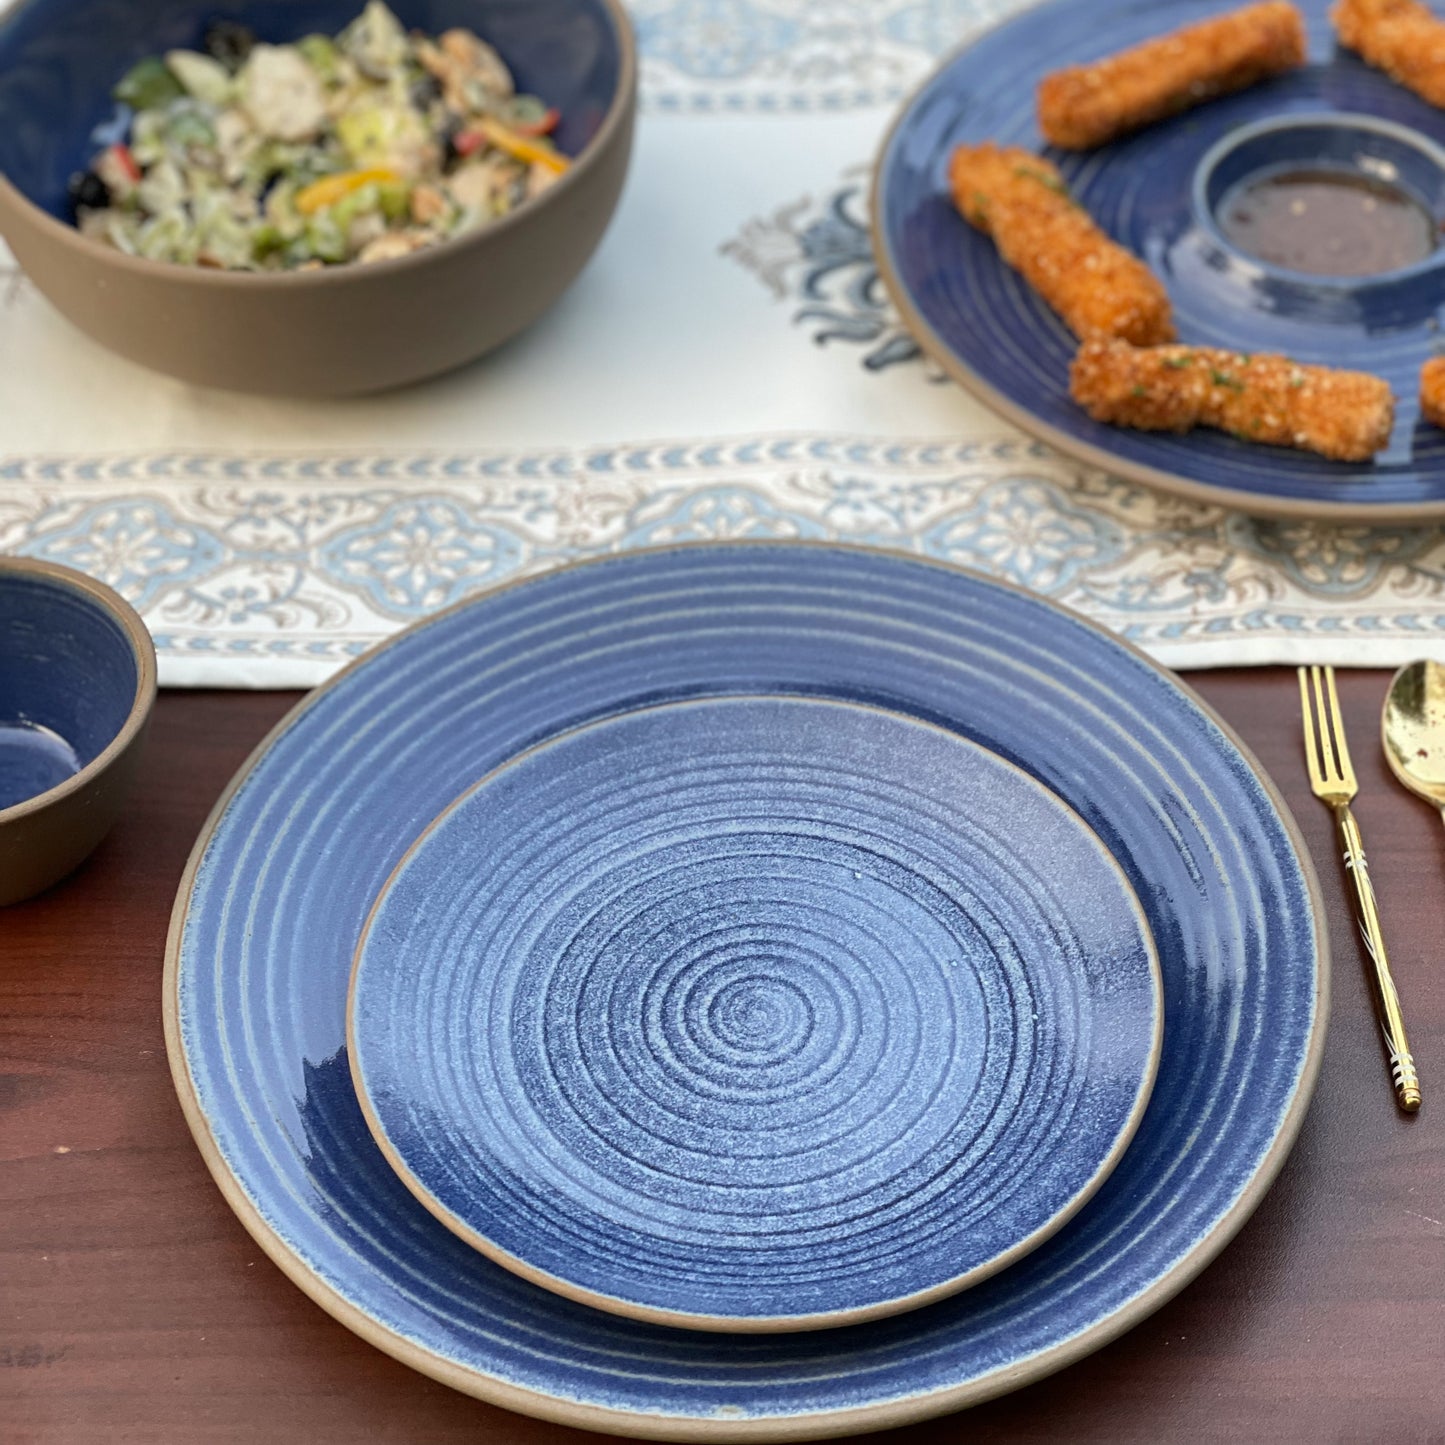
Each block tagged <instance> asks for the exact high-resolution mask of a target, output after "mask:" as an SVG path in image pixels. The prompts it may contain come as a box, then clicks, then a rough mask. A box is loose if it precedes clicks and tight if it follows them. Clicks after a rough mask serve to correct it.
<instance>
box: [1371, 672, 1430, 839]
mask: <svg viewBox="0 0 1445 1445" xmlns="http://www.w3.org/2000/svg"><path fill="white" fill-rule="evenodd" d="M1380 731H1381V735H1382V737H1383V739H1384V744H1385V759H1386V761H1387V762H1388V763H1389V764H1390V769H1391V771H1392V772H1393V773H1394V774H1395V776H1396V777H1397V778H1399V780H1400V781H1401V782H1402V783H1403V784H1404V785H1405V786H1406V787H1407V788H1409V790H1410V791H1411V792H1412V793H1414V794H1415V795H1416V796H1417V797H1421V798H1424V800H1425V801H1426V802H1427V803H1431V804H1433V805H1434V806H1435V807H1436V808H1438V809H1439V810H1440V816H1441V818H1442V819H1445V666H1442V665H1441V664H1440V663H1438V662H1412V663H1411V664H1410V665H1409V666H1408V667H1402V668H1401V669H1400V670H1399V672H1397V673H1396V674H1395V680H1394V681H1393V682H1392V683H1391V684H1390V693H1389V696H1388V697H1387V698H1386V699H1385V713H1384V717H1383V718H1382V719H1381V723H1380Z"/></svg>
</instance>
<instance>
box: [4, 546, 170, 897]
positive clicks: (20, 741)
mask: <svg viewBox="0 0 1445 1445" xmlns="http://www.w3.org/2000/svg"><path fill="white" fill-rule="evenodd" d="M155 697H156V653H155V648H154V647H153V646H152V644H151V638H150V633H148V632H147V631H146V627H145V623H143V622H142V621H141V620H140V618H139V617H137V616H136V614H135V612H134V610H133V609H132V608H131V607H130V606H129V604H127V603H126V602H125V601H123V600H122V599H121V598H120V597H118V596H116V594H115V593H114V592H112V591H111V590H110V588H109V587H106V586H104V585H102V584H101V583H99V582H97V581H95V579H94V578H92V577H87V576H86V575H85V574H84V573H83V572H75V571H72V570H71V569H70V568H69V567H60V566H57V565H56V564H55V563H53V562H34V561H30V560H29V559H27V558H24V557H0V906H3V905H5V904H7V903H18V902H19V901H20V900H21V899H22V898H29V897H31V896H32V895H33V894H36V893H39V892H40V891H41V890H42V889H44V888H49V887H50V885H51V884H52V883H58V882H59V881H60V880H61V879H62V878H64V877H65V876H66V875H67V874H68V873H70V872H72V871H73V870H74V869H75V868H77V867H79V866H80V864H81V863H82V862H84V861H85V859H86V858H87V857H88V856H89V854H90V852H91V850H92V849H93V848H94V847H95V845H96V844H97V843H99V842H100V840H101V839H102V838H103V837H105V835H106V834H107V833H108V832H109V831H110V826H111V824H112V823H114V822H115V820H116V818H117V816H118V815H119V813H120V810H121V806H122V804H123V803H124V802H125V797H126V794H127V792H128V791H129V789H130V784H131V779H132V776H133V775H134V773H135V768H136V762H137V760H138V758H139V756H140V749H141V743H142V741H143V739H144V736H145V729H146V723H147V722H148V721H149V719H150V713H151V707H152V706H153V705H154V703H155Z"/></svg>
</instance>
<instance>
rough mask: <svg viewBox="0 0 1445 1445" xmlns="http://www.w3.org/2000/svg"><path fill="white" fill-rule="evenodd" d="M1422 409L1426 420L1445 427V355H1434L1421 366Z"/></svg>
mask: <svg viewBox="0 0 1445 1445" xmlns="http://www.w3.org/2000/svg"><path fill="white" fill-rule="evenodd" d="M1420 410H1421V412H1422V413H1424V416H1425V420H1426V421H1428V422H1430V423H1431V424H1432V425H1434V426H1441V427H1445V356H1432V357H1431V358H1430V360H1429V361H1427V362H1426V363H1425V365H1424V366H1422V367H1421V368H1420Z"/></svg>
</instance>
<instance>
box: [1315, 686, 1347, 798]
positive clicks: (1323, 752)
mask: <svg viewBox="0 0 1445 1445" xmlns="http://www.w3.org/2000/svg"><path fill="white" fill-rule="evenodd" d="M1324 671H1325V669H1324V668H1322V667H1312V668H1310V681H1311V682H1312V683H1313V684H1314V690H1315V716H1316V719H1317V721H1318V726H1319V730H1320V761H1321V768H1320V771H1321V772H1323V773H1324V775H1325V781H1326V782H1327V783H1334V782H1338V781H1339V776H1340V771H1339V768H1338V767H1337V766H1336V761H1337V760H1336V757H1335V727H1334V722H1333V720H1332V719H1331V717H1330V705H1329V701H1328V699H1327V698H1326V696H1325V680H1324Z"/></svg>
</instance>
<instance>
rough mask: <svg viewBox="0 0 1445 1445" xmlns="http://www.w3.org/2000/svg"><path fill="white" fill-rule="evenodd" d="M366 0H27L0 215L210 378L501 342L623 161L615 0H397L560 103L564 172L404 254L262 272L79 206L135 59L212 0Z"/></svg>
mask: <svg viewBox="0 0 1445 1445" xmlns="http://www.w3.org/2000/svg"><path fill="white" fill-rule="evenodd" d="M361 7H362V0H286V3H282V4H278V3H276V0H241V3H236V0H125V3H117V0H21V3H20V4H19V5H18V6H17V7H16V8H15V10H14V11H12V12H11V13H10V15H9V16H8V17H7V18H6V19H5V20H4V21H3V22H0V115H3V116H4V117H5V124H4V126H0V233H3V234H4V236H5V239H6V240H7V241H8V242H9V244H10V247H11V249H12V250H13V251H14V252H15V254H16V256H17V257H18V258H19V261H20V264H21V265H22V266H23V267H24V268H25V270H26V272H27V274H28V275H29V276H30V278H31V280H33V281H34V283H35V284H36V286H38V287H39V288H40V290H41V291H42V292H43V293H44V294H45V295H46V296H47V297H48V298H49V300H50V301H51V302H52V303H53V304H54V305H55V306H56V308H57V309H58V310H60V311H61V312H63V313H64V314H65V315H66V316H67V317H69V318H70V320H71V321H73V322H74V323H75V324H76V325H77V326H79V327H80V328H81V329H82V330H84V331H87V332H89V333H90V335H92V336H93V337H95V339H96V340H97V341H100V342H102V343H103V344H104V345H106V346H109V347H111V348H112V349H113V350H115V351H118V352H120V353H121V354H122V355H125V356H128V357H130V358H131V359H132V360H135V361H139V362H141V363H143V364H144V365H146V366H151V367H154V368H156V370H158V371H165V372H169V373H170V374H171V375H173V376H178V377H181V378H182V379H183V380H185V381H189V382H195V383H198V384H200V385H205V386H221V387H231V388H235V389H236V390H240V391H252V392H267V393H272V394H275V395H284V396H344V395H347V394H354V393H359V392H367V391H377V390H381V389H383V388H385V387H392V386H399V385H402V384H404V383H406V382H411V381H417V380H419V379H420V378H422V377H425V376H430V375H432V374H434V373H436V372H441V371H446V370H448V369H449V368H451V367H454V366H458V365H460V364H462V363H463V362H466V361H471V360H473V359H474V358H475V357H478V356H481V355H482V354H483V353H484V352H486V351H489V350H491V349H492V348H493V347H495V346H498V345H500V344H501V343H502V342H504V341H506V340H507V339H508V338H509V337H511V336H514V335H515V334H516V333H517V332H519V331H521V330H522V329H523V327H525V326H527V325H529V324H530V323H531V322H532V321H534V320H536V319H537V317H538V316H540V315H541V314H542V312H543V311H545V310H546V309H547V308H548V307H549V306H550V305H551V304H552V303H553V302H554V301H555V300H556V299H557V297H558V296H559V295H561V293H562V291H563V290H564V289H565V288H566V287H567V285H568V284H569V283H570V282H571V281H572V279H573V278H574V277H575V276H576V275H577V273H578V272H579V271H580V270H581V269H582V266H583V264H584V263H585V262H586V261H587V259H588V257H589V256H590V255H591V254H592V252H593V250H594V248H595V247H596V245H597V243H598V241H599V240H600V239H601V237H602V233H603V231H604V230H605V229H606V226H607V223H608V221H609V219H610V218H611V216H612V212H613V209H614V207H615V206H616V204H617V198H618V195H619V193H620V192H621V189H622V182H623V178H624V176H625V175H626V172H627V162H628V156H629V153H630V151H631V145H632V124H633V115H634V112H635V109H636V89H637V63H636V47H635V44H634V41H633V36H632V29H631V26H630V24H629V22H628V19H627V16H626V14H625V12H624V11H623V9H622V5H621V3H620V0H393V9H395V11H396V13H397V14H398V16H399V17H400V18H401V20H402V21H403V23H405V24H406V25H408V26H411V27H415V28H417V29H420V30H424V31H426V32H428V33H431V34H436V33H439V32H440V31H443V30H446V29H448V28H450V27H452V26H457V25H464V26H468V27H469V28H471V29H473V30H475V31H477V32H478V33H479V34H481V35H482V36H483V37H484V38H486V39H487V40H489V41H491V42H492V43H493V44H494V45H496V47H497V49H498V50H499V52H500V53H501V55H502V57H503V58H504V59H505V60H506V61H507V62H508V64H509V65H511V66H512V68H513V70H514V72H515V74H516V76H517V81H518V85H519V87H520V88H522V89H523V90H527V91H531V92H532V93H534V94H537V95H539V96H541V97H542V98H543V99H544V100H546V101H547V103H548V104H549V105H555V106H556V107H557V108H558V109H559V110H560V111H561V113H562V120H561V123H560V125H559V127H558V130H557V135H556V138H557V141H558V144H559V146H560V148H561V149H562V150H563V151H564V152H566V153H567V154H569V155H571V156H573V157H574V163H573V164H572V166H571V167H569V169H568V170H567V172H566V173H565V174H564V175H563V176H562V178H561V179H560V180H559V181H558V182H557V183H556V184H555V185H553V186H551V187H550V188H549V189H548V190H546V191H544V192H543V193H542V194H541V195H540V196H538V197H537V198H535V199H534V200H532V201H529V202H528V203H527V204H526V205H524V206H522V207H520V208H519V209H518V210H517V211H515V212H514V213H513V214H512V215H510V216H507V217H505V218H504V219H503V220H501V221H498V222H496V223H495V224H493V225H491V226H489V227H486V228H483V229H481V230H477V231H474V232H471V233H470V234H467V235H464V236H461V237H458V238H457V239H455V240H452V241H447V242H444V243H442V244H440V245H438V246H434V247H432V248H430V249H427V250H424V251H418V252H415V253H414V254H412V255H410V256H405V257H402V258H400V259H398V260H394V261H382V262H377V263H374V264H369V265H365V266H362V265H357V264H352V265H346V266H336V267H331V268H328V269H326V270H323V271H310V272H300V273H294V272H293V273H276V274H267V275H256V274H251V273H238V272H226V271H214V270H206V269H204V268H201V267H191V266H179V265H171V264H166V263H161V262H154V261H146V260H142V259H139V258H136V257H131V256H126V255H124V254H123V253H121V252H120V251H117V250H114V249H112V248H110V247H107V246H105V245H102V244H100V243H97V242H93V241H91V240H88V239H87V238H86V237H84V236H82V235H81V234H80V233H79V232H78V231H77V230H76V229H75V228H74V226H73V225H71V224H70V220H69V203H68V201H67V199H66V181H67V179H68V178H69V176H70V175H71V173H73V172H74V171H77V170H81V169H84V168H85V167H86V166H87V165H88V164H89V162H90V159H91V157H92V156H93V155H94V153H95V151H96V150H97V149H98V146H97V145H96V143H95V140H94V138H93V134H94V132H95V130H96V128H97V127H98V126H101V125H103V124H105V123H106V122H107V121H108V120H109V121H113V119H114V116H115V106H114V104H113V102H111V100H110V99H109V96H110V90H111V87H112V86H113V85H114V84H115V82H116V81H117V80H118V79H119V77H120V76H121V75H122V74H123V73H124V72H125V71H126V69H127V68H128V67H129V66H130V65H131V64H132V63H133V62H134V61H135V60H137V59H139V58H141V57H142V56H144V55H147V54H153V53H155V52H156V51H158V50H163V49H167V48H170V47H174V46H192V45H198V44H199V40H200V35H201V33H202V31H203V30H204V28H205V26H206V24H207V23H208V22H209V21H211V20H213V19H215V18H216V17H217V15H218V14H223V15H224V16H225V18H227V19H231V20H239V21H242V22H245V23H248V24H251V25H252V27H253V28H254V29H255V30H256V31H257V33H258V34H259V35H260V37H261V38H262V39H263V40H269V41H277V42H279V41H286V40H294V39H297V38H299V37H300V36H302V35H305V34H307V33H309V32H313V31H322V32H325V33H327V34H335V33H336V32H337V31H339V30H340V29H341V28H342V27H343V26H344V25H346V24H347V23H348V22H349V21H350V20H351V19H353V18H354V17H355V15H356V14H357V13H358V12H359V11H360V9H361Z"/></svg>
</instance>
